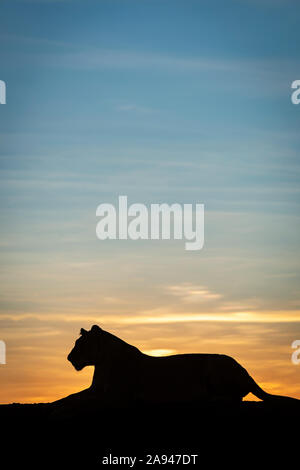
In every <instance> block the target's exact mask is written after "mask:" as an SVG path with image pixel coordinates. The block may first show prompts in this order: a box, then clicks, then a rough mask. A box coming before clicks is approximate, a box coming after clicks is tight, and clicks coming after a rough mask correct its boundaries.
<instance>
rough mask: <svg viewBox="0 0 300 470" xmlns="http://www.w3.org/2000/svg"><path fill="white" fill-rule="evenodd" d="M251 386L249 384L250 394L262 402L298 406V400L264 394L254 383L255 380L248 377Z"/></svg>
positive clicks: (299, 401)
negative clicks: (296, 403) (294, 404)
mask: <svg viewBox="0 0 300 470" xmlns="http://www.w3.org/2000/svg"><path fill="white" fill-rule="evenodd" d="M250 379H251V384H250V392H251V393H253V395H255V396H256V397H257V398H259V399H260V400H263V401H268V402H277V401H280V402H283V401H286V402H298V403H299V404H300V400H298V399H297V398H291V397H286V396H284V395H273V394H272V393H267V392H265V391H264V390H263V389H262V388H261V387H260V386H259V385H258V384H257V383H256V382H255V380H254V379H253V378H252V377H250Z"/></svg>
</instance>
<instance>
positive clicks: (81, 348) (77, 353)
mask: <svg viewBox="0 0 300 470" xmlns="http://www.w3.org/2000/svg"><path fill="white" fill-rule="evenodd" d="M101 332H102V330H101V328H100V327H99V326H97V325H93V326H92V328H91V330H90V331H87V330H85V329H84V328H81V330H80V338H78V339H77V340H76V341H75V346H74V348H73V349H72V351H71V352H70V354H69V355H68V361H70V362H71V364H72V365H73V366H74V368H75V369H76V370H82V369H83V368H84V367H86V366H92V365H94V364H95V362H96V361H97V357H98V352H99V337H100V335H101Z"/></svg>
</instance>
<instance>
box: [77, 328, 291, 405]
mask: <svg viewBox="0 0 300 470" xmlns="http://www.w3.org/2000/svg"><path fill="white" fill-rule="evenodd" d="M68 360H69V361H70V362H71V363H72V365H73V366H74V367H75V369H76V370H78V371H79V370H82V369H83V368H84V367H85V366H90V365H94V366H95V371H94V376H93V381H92V384H91V387H90V388H89V389H87V390H84V391H82V392H79V393H77V394H73V395H70V396H69V397H68V398H70V397H74V398H82V397H85V398H86V397H88V396H89V395H90V396H92V397H94V398H95V397H96V398H97V399H101V400H102V401H103V403H104V404H112V405H115V404H118V405H119V404H129V403H131V404H132V403H149V402H152V403H153V402H154V403H159V402H160V403H174V402H177V403H178V402H184V403H186V402H196V401H199V400H201V401H203V400H230V401H233V402H235V401H237V402H240V401H241V400H242V399H243V397H245V396H246V395H248V393H250V392H251V393H253V394H254V395H255V396H256V397H257V398H259V399H261V400H273V399H278V398H281V399H282V398H284V399H287V400H295V399H292V398H289V397H282V396H279V395H271V394H269V393H267V392H265V391H264V390H262V388H260V386H259V385H258V384H257V383H256V382H255V381H254V379H253V378H252V377H251V376H250V375H249V374H248V372H247V371H246V369H244V368H243V367H242V366H241V365H240V364H239V363H238V362H237V361H235V359H233V358H232V357H230V356H226V355H223V354H178V355H172V356H164V357H153V356H148V355H147V354H144V353H142V352H141V351H140V350H139V349H138V348H136V347H135V346H132V345H130V344H128V343H126V342H125V341H123V340H121V339H120V338H118V337H116V336H114V335H112V334H111V333H108V332H107V331H104V330H102V329H101V328H100V327H99V326H97V325H94V326H92V328H91V330H90V331H87V330H85V329H83V328H82V329H81V331H80V338H79V339H77V340H76V342H75V346H74V348H73V349H72V351H71V352H70V354H69V355H68Z"/></svg>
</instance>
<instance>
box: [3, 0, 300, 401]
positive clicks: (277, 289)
mask: <svg viewBox="0 0 300 470" xmlns="http://www.w3.org/2000/svg"><path fill="white" fill-rule="evenodd" d="M0 12H1V18H2V21H1V32H0V45H1V47H0V60H1V62H0V63H1V67H0V79H1V80H4V81H5V83H6V89H7V96H6V101H7V102H6V104H5V105H0V178H1V185H0V227H1V236H0V259H1V263H0V285H1V289H0V296H1V298H0V340H2V341H5V343H6V348H7V358H6V361H7V363H6V364H5V365H4V364H2V365H0V377H1V378H0V380H1V388H0V402H1V403H10V402H24V403H30V402H40V401H52V400H55V399H58V398H61V397H63V396H65V395H67V394H69V393H74V392H76V391H79V390H81V389H83V388H86V387H88V386H89V384H90V381H91V377H92V372H93V371H92V368H91V367H89V368H87V369H85V370H84V371H83V372H80V373H78V372H76V371H75V370H74V369H72V366H71V365H70V364H69V363H68V362H67V360H66V356H67V354H68V353H69V351H70V349H71V348H72V347H73V343H74V341H75V339H76V338H77V337H78V334H79V330H80V328H81V327H84V328H86V329H89V328H90V327H91V326H92V325H93V324H99V325H100V326H101V327H102V328H104V329H106V330H108V331H110V332H112V333H113V334H116V335H117V336H120V337H121V338H122V339H124V340H125V341H128V342H129V343H131V344H134V345H135V346H137V347H139V348H140V349H141V350H142V351H144V352H147V353H149V354H155V355H157V354H158V355H159V354H160V355H161V354H176V353H184V352H210V353H224V354H229V355H231V356H233V357H234V358H236V359H237V360H238V361H239V362H240V363H241V364H242V365H243V366H244V367H245V368H246V369H247V370H248V372H249V373H250V374H251V375H252V376H253V377H254V378H255V380H256V381H257V382H258V383H259V384H260V385H261V386H262V387H263V388H265V389H266V391H269V392H273V393H282V394H285V395H288V394H290V395H291V396H294V397H298V398H300V380H299V378H300V364H299V365H298V366H297V365H295V364H292V362H291V354H292V352H293V349H292V348H291V343H292V342H293V341H294V340H297V339H300V294H299V273H300V264H299V253H300V239H299V216H300V211H299V205H300V199H299V169H300V161H299V148H300V133H299V124H300V105H293V104H292V102H291V93H292V91H291V84H292V82H293V81H294V80H297V79H300V53H299V43H300V29H299V21H298V18H299V13H300V5H299V2H297V1H296V0H295V1H292V0H285V1H283V0H282V1H281V0H274V1H271V0H260V1H259V0H227V1H226V2H225V1H222V0H210V1H208V0H203V1H201V2H200V1H199V0H186V1H184V0H172V1H170V0H98V1H95V0H65V1H64V0H57V1H55V0H19V1H17V0H2V2H1V5H0ZM119 195H127V197H128V202H129V204H130V203H137V202H138V203H143V204H145V205H150V204H151V203H168V204H171V203H175V202H177V203H180V204H184V203H192V204H196V203H202V204H204V206H205V243H204V248H203V249H202V250H201V251H186V250H184V243H183V241H178V240H175V241H174V240H169V241H168V240H161V241H157V240H153V241H151V240H143V241H142V240H138V241H132V240H120V241H119V240H106V241H100V240H99V239H97V237H96V232H95V230H96V223H97V218H96V208H97V206H98V205H99V204H101V203H111V204H114V205H117V202H118V196H119Z"/></svg>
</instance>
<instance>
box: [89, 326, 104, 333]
mask: <svg viewBox="0 0 300 470" xmlns="http://www.w3.org/2000/svg"><path fill="white" fill-rule="evenodd" d="M101 331H102V330H101V328H100V326H98V325H93V326H92V328H91V333H100V332H101Z"/></svg>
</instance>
